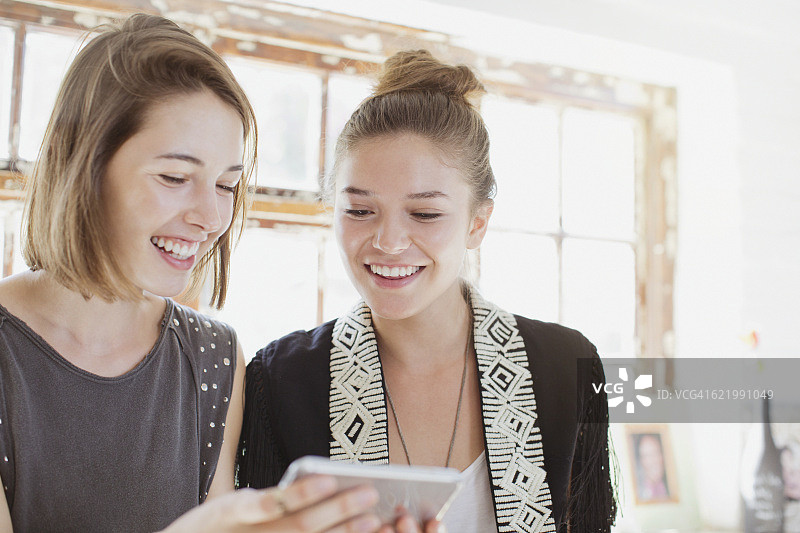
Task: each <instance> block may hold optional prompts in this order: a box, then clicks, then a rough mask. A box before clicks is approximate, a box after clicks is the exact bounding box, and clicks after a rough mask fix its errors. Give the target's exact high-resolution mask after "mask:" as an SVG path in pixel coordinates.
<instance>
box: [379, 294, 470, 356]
mask: <svg viewBox="0 0 800 533" xmlns="http://www.w3.org/2000/svg"><path fill="white" fill-rule="evenodd" d="M373 327H374V328H375V333H376V336H377V338H378V344H379V347H380V350H381V358H382V359H383V360H384V365H385V364H386V363H387V362H388V363H390V364H394V365H398V366H400V367H403V368H407V369H411V370H413V369H420V370H425V369H428V368H431V367H438V366H441V365H450V364H451V363H452V362H453V361H454V360H458V361H460V360H461V358H462V357H463V353H464V349H465V346H466V343H467V339H468V337H469V333H470V331H471V330H472V313H471V309H470V305H469V304H468V303H467V302H466V301H465V299H464V296H463V292H462V289H461V285H460V283H455V284H454V285H453V287H451V289H449V290H448V291H447V292H446V293H445V294H443V295H442V296H441V297H440V298H438V299H437V300H436V301H435V302H434V304H432V305H431V306H430V307H428V308H427V309H425V310H424V311H423V312H421V313H418V314H416V315H414V316H411V317H408V318H405V319H402V320H389V319H386V318H383V317H379V316H373Z"/></svg>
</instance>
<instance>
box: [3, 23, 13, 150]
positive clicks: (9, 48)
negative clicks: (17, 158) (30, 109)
mask: <svg viewBox="0 0 800 533" xmlns="http://www.w3.org/2000/svg"><path fill="white" fill-rule="evenodd" d="M13 75H14V30H12V29H11V28H9V27H7V26H0V159H8V156H9V153H8V128H9V121H10V120H11V82H12V76H13Z"/></svg>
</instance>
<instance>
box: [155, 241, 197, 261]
mask: <svg viewBox="0 0 800 533" xmlns="http://www.w3.org/2000/svg"><path fill="white" fill-rule="evenodd" d="M150 242H152V243H153V244H155V245H156V246H158V247H159V248H161V249H163V250H164V251H165V252H170V254H169V255H171V256H172V257H174V258H175V259H188V258H189V257H192V256H193V255H195V254H196V253H197V250H198V248H200V243H199V242H195V243H192V244H191V245H189V244H184V245H181V244H180V243H174V242H172V240H170V239H167V240H164V238H163V237H153V238H151V239H150Z"/></svg>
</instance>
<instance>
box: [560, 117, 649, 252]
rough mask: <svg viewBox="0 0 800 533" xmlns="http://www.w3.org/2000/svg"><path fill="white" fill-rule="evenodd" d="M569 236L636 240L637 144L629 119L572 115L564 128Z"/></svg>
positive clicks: (565, 183) (565, 185)
mask: <svg viewBox="0 0 800 533" xmlns="http://www.w3.org/2000/svg"><path fill="white" fill-rule="evenodd" d="M563 135H564V137H563V139H564V144H563V159H562V169H563V199H564V218H563V223H564V230H565V231H566V232H567V233H573V234H578V235H586V236H604V237H614V238H621V239H633V235H634V218H633V217H634V201H635V198H634V194H635V193H634V141H633V125H632V123H631V120H630V119H629V118H627V117H621V116H618V115H611V114H608V113H600V112H596V111H583V110H579V109H569V110H567V111H565V112H564V124H563Z"/></svg>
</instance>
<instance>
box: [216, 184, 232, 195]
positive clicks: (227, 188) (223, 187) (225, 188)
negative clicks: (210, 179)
mask: <svg viewBox="0 0 800 533" xmlns="http://www.w3.org/2000/svg"><path fill="white" fill-rule="evenodd" d="M217 188H218V189H220V190H221V191H224V192H226V193H230V194H233V193H234V192H236V185H224V184H222V183H217Z"/></svg>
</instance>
